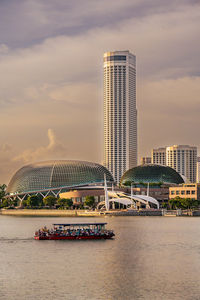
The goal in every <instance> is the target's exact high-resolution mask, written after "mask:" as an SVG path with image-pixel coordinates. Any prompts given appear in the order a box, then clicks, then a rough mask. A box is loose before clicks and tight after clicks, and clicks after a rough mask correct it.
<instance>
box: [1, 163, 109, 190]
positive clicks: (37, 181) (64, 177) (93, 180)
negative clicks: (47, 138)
mask: <svg viewBox="0 0 200 300" xmlns="http://www.w3.org/2000/svg"><path fill="white" fill-rule="evenodd" d="M104 174H106V179H107V181H108V182H114V179H113V176H112V175H111V173H110V172H109V171H108V170H107V169H106V168H105V167H103V166H102V165H100V164H96V163H92V162H85V161H75V160H55V161H45V162H38V163H34V164H30V165H26V166H24V167H22V168H21V169H19V170H18V171H17V172H16V173H15V174H14V176H13V177H12V179H11V181H10V183H9V184H8V187H7V193H9V194H23V193H24V194H25V193H31V192H37V191H42V190H51V189H63V188H65V187H66V188H67V187H73V186H74V187H75V186H81V185H90V184H98V183H102V182H104Z"/></svg>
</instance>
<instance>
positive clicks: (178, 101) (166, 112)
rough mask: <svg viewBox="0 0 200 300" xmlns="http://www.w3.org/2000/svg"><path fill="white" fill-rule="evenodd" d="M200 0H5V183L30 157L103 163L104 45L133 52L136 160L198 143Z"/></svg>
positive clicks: (1, 30)
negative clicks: (156, 150) (160, 150)
mask: <svg viewBox="0 0 200 300" xmlns="http://www.w3.org/2000/svg"><path fill="white" fill-rule="evenodd" d="M199 36H200V0H168V1H161V0H110V1H106V0H101V1H99V0H75V1H70V0H68V1H66V0H48V1H42V0H10V1H7V0H0V122H1V126H0V183H8V182H9V179H10V178H11V176H12V175H13V173H14V172H15V171H16V170H17V169H18V168H20V167H22V166H23V165H25V164H29V163H31V162H35V161H42V160H49V159H78V160H87V161H93V162H98V163H102V161H103V53H104V52H106V51H115V50H129V51H130V52H132V53H133V54H135V55H136V60H137V109H138V152H139V153H138V160H139V159H140V157H141V156H149V155H150V152H151V149H152V148H155V147H160V146H166V145H174V144H189V145H195V146H197V147H198V149H199V148H200V140H199V125H200V121H199V113H200V38H199Z"/></svg>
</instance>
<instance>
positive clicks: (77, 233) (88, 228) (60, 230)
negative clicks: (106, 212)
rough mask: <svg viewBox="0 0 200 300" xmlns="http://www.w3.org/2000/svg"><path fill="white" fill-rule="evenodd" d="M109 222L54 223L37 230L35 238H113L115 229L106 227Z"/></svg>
mask: <svg viewBox="0 0 200 300" xmlns="http://www.w3.org/2000/svg"><path fill="white" fill-rule="evenodd" d="M106 224H107V223H69V224H68V223H67V224H53V228H51V229H48V228H47V227H46V226H44V228H41V229H39V230H38V231H36V232H35V235H34V239H35V240H100V239H106V240H107V239H112V238H113V237H114V236H115V234H114V232H113V230H108V229H106V228H105V226H106Z"/></svg>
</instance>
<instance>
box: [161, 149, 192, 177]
mask: <svg viewBox="0 0 200 300" xmlns="http://www.w3.org/2000/svg"><path fill="white" fill-rule="evenodd" d="M166 164H167V166H169V167H171V168H173V169H175V170H176V171H177V172H178V173H180V174H181V175H184V176H185V177H186V178H187V179H189V180H190V182H196V172H197V168H196V167H197V147H191V146H188V145H174V146H171V147H167V148H166Z"/></svg>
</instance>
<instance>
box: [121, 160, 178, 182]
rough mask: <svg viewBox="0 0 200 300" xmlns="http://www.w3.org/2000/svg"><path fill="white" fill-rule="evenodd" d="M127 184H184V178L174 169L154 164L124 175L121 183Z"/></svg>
mask: <svg viewBox="0 0 200 300" xmlns="http://www.w3.org/2000/svg"><path fill="white" fill-rule="evenodd" d="M127 182H135V183H148V182H149V183H158V182H162V183H168V184H170V183H174V184H180V183H184V180H183V178H182V177H181V176H180V174H179V173H177V172H176V171H175V170H174V169H172V168H170V167H167V166H161V165H154V164H147V165H141V166H137V167H135V168H132V169H130V170H128V171H126V172H125V173H124V175H123V176H122V178H121V180H120V183H121V184H122V185H126V183H127Z"/></svg>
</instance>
